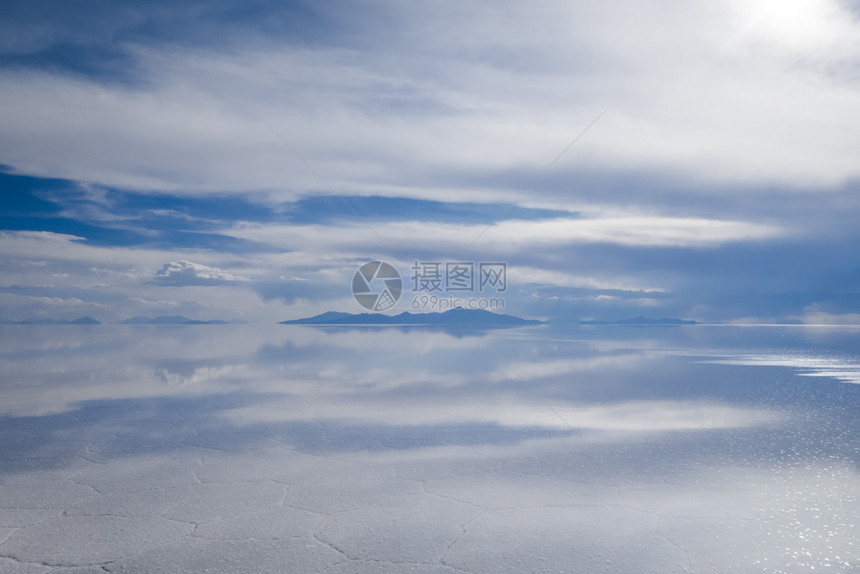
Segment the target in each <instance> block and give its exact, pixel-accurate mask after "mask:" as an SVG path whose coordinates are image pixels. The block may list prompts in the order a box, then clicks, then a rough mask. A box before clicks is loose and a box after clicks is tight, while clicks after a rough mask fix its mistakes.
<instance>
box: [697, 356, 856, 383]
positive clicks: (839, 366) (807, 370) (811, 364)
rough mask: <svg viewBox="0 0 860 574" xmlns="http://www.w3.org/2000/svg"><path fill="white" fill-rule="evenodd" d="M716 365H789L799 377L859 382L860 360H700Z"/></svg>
mask: <svg viewBox="0 0 860 574" xmlns="http://www.w3.org/2000/svg"><path fill="white" fill-rule="evenodd" d="M702 362H703V363H710V364H717V365H738V366H744V367H790V368H792V369H796V370H798V371H799V372H798V373H797V374H798V375H800V376H801V377H830V378H833V379H836V380H837V381H841V382H843V383H854V384H860V362H858V361H855V360H851V359H840V358H829V357H816V356H803V355H780V354H761V355H740V356H738V357H733V358H727V359H714V360H709V361H702Z"/></svg>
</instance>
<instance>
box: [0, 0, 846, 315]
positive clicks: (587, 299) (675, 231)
mask: <svg viewBox="0 0 860 574" xmlns="http://www.w3.org/2000/svg"><path fill="white" fill-rule="evenodd" d="M858 158H860V3H858V2H856V1H847V0H845V1H835V0H787V1H782V2H779V1H776V0H711V1H708V2H695V3H690V2H682V1H680V0H653V1H649V2H640V1H634V0H618V1H615V2H611V3H608V2H597V1H590V0H585V1H563V2H562V1H558V2H556V1H538V2H530V3H524V2H512V1H504V0H502V1H498V2H492V3H489V2H470V1H456V2H455V1H445V0H443V1H439V2H424V3H413V2H397V1H393V0H370V1H367V2H353V1H339V0H334V1H332V2H326V3H310V2H308V3H303V2H280V1H279V2H275V1H267V0H260V1H242V2H240V1H238V0H236V1H234V0H221V1H217V2H208V1H207V2H201V1H195V0H191V1H189V2H183V3H181V4H180V5H174V3H171V2H167V1H160V0H148V1H142V0H138V1H130V2H123V3H116V2H108V1H102V2H99V1H93V2H86V3H81V2H75V1H39V0H32V1H27V2H15V1H11V2H10V1H7V2H3V6H2V9H0V190H2V193H0V205H2V210H0V269H2V273H0V319H2V320H9V321H14V320H23V319H26V318H29V317H43V318H45V317H51V318H58V319H75V318H77V317H80V316H84V315H89V316H92V317H94V318H96V319H98V320H100V321H103V322H113V321H119V320H122V319H125V318H128V317H132V316H141V315H142V316H150V317H154V316H158V315H177V314H181V315H184V316H187V317H191V318H194V319H203V320H206V319H216V318H220V319H227V320H245V321H249V322H252V323H254V322H263V323H266V322H269V323H271V322H274V321H281V320H287V319H295V318H299V317H305V316H309V315H313V314H317V313H322V312H324V311H346V312H362V311H364V310H365V309H364V308H362V307H361V306H360V305H359V304H358V303H357V301H356V300H355V299H354V298H353V295H352V292H351V286H352V285H353V277H354V274H355V273H356V270H357V269H358V268H359V267H360V266H361V265H362V264H364V263H366V262H369V261H376V260H378V261H385V262H388V263H390V264H391V265H392V266H394V267H395V268H396V269H397V270H398V271H399V273H400V274H401V276H402V279H403V292H402V294H401V297H400V299H399V301H398V302H397V304H396V305H395V306H394V307H392V308H390V309H386V310H385V312H388V313H396V312H401V311H404V310H415V309H416V302H418V301H419V299H420V297H421V296H427V295H434V296H437V297H438V298H440V299H441V298H451V297H455V296H456V297H467V298H470V299H471V300H475V301H477V300H479V299H481V298H487V297H494V298H496V299H499V300H502V301H503V305H504V307H503V309H499V310H503V311H504V312H506V313H511V314H515V315H519V316H523V317H529V318H539V319H549V318H561V319H573V320H579V319H597V320H617V319H624V318H628V317H634V316H638V315H644V316H649V317H682V318H686V319H695V320H698V321H703V322H725V323H738V322H740V323H743V322H749V323H769V322H785V321H790V322H807V323H854V324H857V323H860V255H858V246H860V226H858V225H857V222H858V221H860V160H859V159H858ZM416 262H417V263H419V264H420V266H421V268H422V269H426V268H427V266H426V265H424V264H427V263H430V264H433V263H438V264H440V265H441V267H440V268H441V269H447V267H446V265H447V264H449V263H456V264H471V266H472V268H473V269H474V270H475V273H476V274H478V275H476V277H478V278H480V275H479V269H480V265H481V264H482V263H483V264H501V263H503V264H504V265H505V269H506V284H505V288H504V289H503V290H500V289H498V287H497V288H496V289H494V290H491V289H487V290H486V291H480V290H479V289H477V287H475V288H474V289H473V290H471V291H458V292H455V291H449V290H447V289H443V290H437V291H436V292H429V291H427V290H425V291H420V290H416V289H415V288H414V287H415V284H417V283H418V281H417V280H416V278H415V276H414V274H416V272H415V271H413V267H416V268H417V267H419V266H416ZM422 273H423V271H422ZM477 283H478V281H476V284H477ZM377 285H378V283H377ZM374 288H375V287H374ZM490 291H493V292H492V293H490ZM420 310H440V309H439V308H438V306H437V307H436V308H434V309H428V308H426V307H423V308H422V309H420Z"/></svg>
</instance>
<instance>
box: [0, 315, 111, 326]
mask: <svg viewBox="0 0 860 574" xmlns="http://www.w3.org/2000/svg"><path fill="white" fill-rule="evenodd" d="M10 323H12V324H13V325H101V321H97V320H96V319H93V318H92V317H79V318H77V319H75V320H74V321H66V320H65V319H43V318H40V317H30V318H29V319H24V320H23V321H10Z"/></svg>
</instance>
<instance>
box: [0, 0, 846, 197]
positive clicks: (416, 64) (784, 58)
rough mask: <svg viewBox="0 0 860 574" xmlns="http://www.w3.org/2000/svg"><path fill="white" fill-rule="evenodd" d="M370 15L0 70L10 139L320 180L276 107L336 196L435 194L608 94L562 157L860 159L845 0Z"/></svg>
mask: <svg viewBox="0 0 860 574" xmlns="http://www.w3.org/2000/svg"><path fill="white" fill-rule="evenodd" d="M376 9H378V10H381V11H384V12H385V13H386V15H387V16H388V18H389V19H390V20H391V27H392V28H394V29H395V30H396V31H395V32H393V33H392V34H391V35H379V34H378V30H375V29H365V28H362V27H361V26H362V25H361V24H359V23H358V22H360V21H359V20H356V21H354V22H350V23H349V24H348V25H351V26H353V28H352V32H353V36H352V37H353V42H354V45H349V46H347V47H338V48H335V47H320V48H317V49H315V50H309V49H303V48H297V47H295V46H292V47H286V48H285V47H284V46H280V45H272V44H269V45H266V44H264V43H261V42H259V41H257V42H249V43H248V44H247V45H248V46H249V47H247V48H245V49H244V50H243V49H234V50H232V51H230V52H229V53H228V52H226V51H225V52H216V51H212V50H211V49H210V50H205V49H181V48H176V47H175V46H172V47H170V48H159V47H157V46H149V47H146V48H144V47H141V46H134V45H128V46H127V48H129V49H130V50H132V53H133V54H134V57H135V58H136V64H137V69H139V70H141V77H140V79H145V80H146V81H145V82H142V83H141V84H139V86H142V87H129V86H120V85H111V86H106V85H100V84H98V83H97V82H96V81H93V80H85V79H72V78H70V77H63V76H58V75H51V74H49V73H46V72H27V71H9V70H7V71H4V72H3V73H2V82H3V84H4V86H5V89H4V90H3V92H2V94H0V126H2V128H3V129H2V130H0V134H2V135H0V155H2V157H4V161H5V162H7V163H8V164H10V165H12V166H13V167H14V168H16V169H18V170H21V171H25V172H31V173H36V174H42V175H52V176H64V177H70V178H74V179H78V180H81V181H85V182H96V183H101V184H105V185H114V186H121V187H137V188H153V189H171V190H177V191H182V192H186V191H189V190H191V191H195V190H196V191H205V190H213V189H216V190H224V189H263V190H270V191H272V190H280V191H279V192H278V193H280V194H281V195H282V196H289V195H293V196H294V195H296V194H298V193H305V192H306V191H308V190H312V189H325V186H324V185H323V184H322V183H321V182H320V181H319V180H317V179H316V177H315V176H314V175H313V174H311V173H310V172H308V170H307V168H306V167H305V166H304V165H303V164H302V163H301V162H300V161H299V160H298V159H297V158H295V157H294V156H293V155H292V153H291V152H290V151H289V150H288V149H287V148H286V147H285V146H284V145H283V144H282V143H281V142H280V141H279V140H278V138H277V137H275V136H274V135H273V134H272V133H271V132H270V131H269V130H268V128H267V127H266V126H265V125H264V124H263V123H262V122H261V121H260V119H259V118H258V117H257V116H256V114H260V115H261V116H262V117H264V118H265V119H266V121H267V122H269V123H270V124H271V125H272V126H273V127H274V128H275V129H277V130H278V131H279V133H280V134H281V135H282V136H283V137H284V138H285V139H286V140H287V141H289V142H290V143H291V144H292V145H293V146H294V147H295V148H296V149H298V150H299V151H300V152H301V153H302V154H303V155H304V156H305V157H306V159H308V161H310V162H311V163H312V164H313V165H314V166H315V167H316V168H317V170H318V171H319V172H320V173H322V174H323V175H324V177H326V179H327V180H328V181H329V182H330V183H331V184H332V185H333V187H334V188H335V189H337V190H340V191H345V192H353V191H356V190H359V191H363V192H370V191H371V190H377V192H378V190H380V189H385V188H386V187H388V188H398V189H399V190H400V193H405V194H407V195H413V196H435V194H436V193H438V189H439V188H440V187H441V186H440V185H439V183H440V180H439V178H438V177H436V176H434V173H436V172H441V173H443V174H453V173H457V172H462V173H468V174H471V175H470V177H469V180H470V181H475V180H476V179H477V180H479V179H480V177H476V175H475V174H481V173H484V174H486V175H489V174H490V173H493V172H499V171H510V170H511V169H514V170H520V171H522V172H524V173H529V174H536V173H538V172H539V171H540V170H541V169H542V168H543V167H544V166H545V165H546V164H547V163H548V161H549V160H550V159H551V158H553V157H555V155H556V154H557V153H558V151H559V150H560V149H562V148H563V146H564V145H566V144H567V143H568V142H569V141H570V140H571V138H572V137H573V136H574V135H575V134H576V133H578V132H579V130H580V129H582V127H583V126H585V125H586V124H587V123H588V122H589V121H591V120H592V119H593V118H594V117H595V116H596V115H597V114H598V112H600V111H601V110H603V109H605V108H607V107H609V112H608V113H607V114H606V116H605V117H604V118H603V119H602V120H601V121H600V122H599V123H598V125H597V126H595V128H594V129H593V130H592V131H591V132H589V133H588V134H587V136H586V138H585V139H584V140H583V141H581V142H580V143H579V144H578V145H577V146H576V147H575V148H574V149H573V150H571V152H570V153H569V154H568V155H567V156H565V158H563V161H562V162H561V163H560V164H559V165H558V166H557V167H556V168H555V169H557V170H563V169H565V167H571V166H576V167H591V168H606V169H612V170H617V169H641V168H645V169H649V170H655V169H656V170H665V171H667V172H671V173H676V174H681V175H682V176H684V177H686V178H690V179H693V180H697V179H702V178H704V179H708V180H714V181H720V182H729V183H743V184H750V183H752V184H757V183H779V184H783V185H790V186H798V185H799V186H835V185H839V184H840V183H843V182H845V181H847V180H849V179H850V178H853V177H857V176H858V175H860V168H858V167H857V162H856V161H855V159H856V149H858V147H860V135H858V134H860V124H858V122H860V119H858V118H860V113H858V111H860V92H858V90H857V82H858V78H857V77H856V74H855V73H854V72H853V71H852V70H854V69H856V65H857V62H858V59H860V56H858V54H860V50H858V41H857V40H856V38H858V37H860V23H858V22H857V20H856V19H855V18H853V17H852V16H851V15H850V14H849V13H848V12H846V10H845V9H844V8H842V7H841V6H840V5H839V4H838V3H837V2H835V1H834V0H820V1H817V2H813V1H812V0H796V1H793V2H788V3H775V2H773V1H772V0H756V1H753V2H744V3H740V2H738V1H736V0H724V1H723V2H718V3H710V4H708V5H707V6H705V5H702V6H699V5H695V6H691V5H689V4H688V3H682V2H677V1H676V0H663V1H660V2H657V3H651V4H649V5H648V6H647V8H646V7H644V6H641V5H640V4H639V3H636V2H633V1H632V0H629V1H623V2H620V3H613V4H612V5H605V4H600V3H596V2H580V3H574V4H570V3H562V2H542V3H539V4H538V5H528V6H525V5H518V4H515V3H506V4H503V5H501V6H499V7H497V9H496V10H495V11H494V12H493V14H488V13H487V11H486V9H485V8H484V6H483V5H481V4H477V3H463V4H461V5H457V6H453V5H451V4H445V5H444V6H440V5H437V4H435V3H434V4H430V5H417V4H414V3H413V4H409V5H408V6H401V5H398V4H395V3H380V4H378V5H377V6H376ZM512 29H515V30H516V34H512V33H511V30H512ZM439 30H446V33H445V34H444V35H439V34H437V32H438V31H439ZM377 36H379V37H377ZM416 37H421V38H423V39H424V42H420V43H419V42H408V41H406V42H404V41H403V40H406V39H414V38H416ZM389 42H392V43H397V50H392V45H390V44H389ZM453 187H454V188H459V189H457V192H458V193H459V196H460V197H461V198H463V199H466V198H470V197H472V196H471V195H470V191H469V189H468V188H469V187H471V185H469V186H465V187H464V186H458V185H456V184H455V185H454V186H453ZM484 187H486V186H484ZM493 187H495V188H499V189H497V191H496V193H497V194H498V193H507V192H508V190H506V189H505V187H506V185H505V184H501V185H498V184H497V185H495V186H493ZM404 190H405V191H404ZM484 193H485V192H484V191H481V192H478V193H476V196H483V195H484ZM473 198H474V197H473Z"/></svg>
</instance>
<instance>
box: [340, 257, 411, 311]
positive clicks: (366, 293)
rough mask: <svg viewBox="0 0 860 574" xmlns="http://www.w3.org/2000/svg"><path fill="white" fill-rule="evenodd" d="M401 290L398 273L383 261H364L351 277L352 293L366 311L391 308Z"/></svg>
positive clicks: (398, 297) (401, 281) (401, 282)
mask: <svg viewBox="0 0 860 574" xmlns="http://www.w3.org/2000/svg"><path fill="white" fill-rule="evenodd" d="M402 291H403V280H401V279H400V273H398V272H397V269H395V268H394V266H392V265H391V264H389V263H386V262H385V261H371V262H369V263H365V264H364V265H362V266H361V267H359V268H358V271H356V272H355V275H353V277H352V295H353V296H354V297H355V300H356V301H358V304H359V305H361V306H362V307H364V308H365V309H367V310H368V311H377V312H378V311H385V310H387V309H391V308H392V307H394V305H395V304H396V303H397V301H398V299H400V293H401V292H402Z"/></svg>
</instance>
